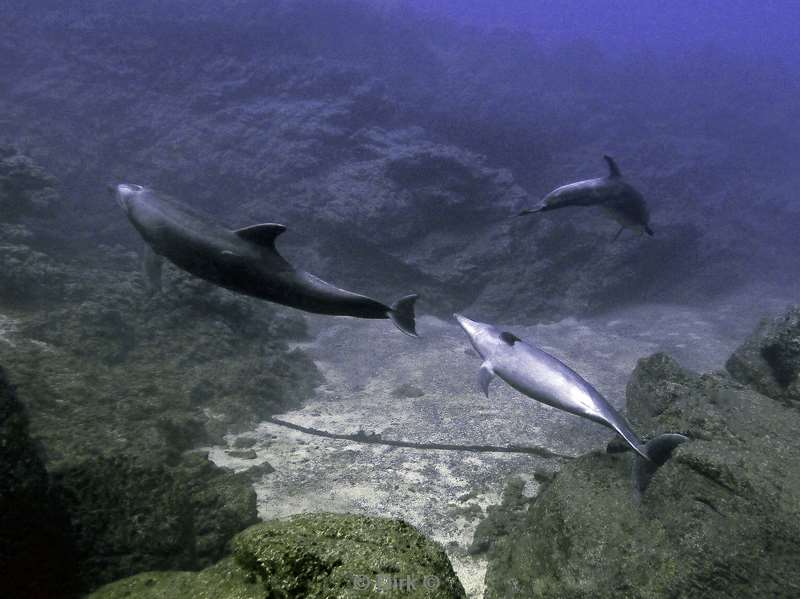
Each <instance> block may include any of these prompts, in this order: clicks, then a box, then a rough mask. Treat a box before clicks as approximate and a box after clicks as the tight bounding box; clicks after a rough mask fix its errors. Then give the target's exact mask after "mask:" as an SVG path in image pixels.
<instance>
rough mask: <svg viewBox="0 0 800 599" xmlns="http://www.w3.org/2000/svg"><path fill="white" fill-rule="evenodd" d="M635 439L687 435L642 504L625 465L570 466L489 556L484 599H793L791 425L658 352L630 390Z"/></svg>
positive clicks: (797, 536)
mask: <svg viewBox="0 0 800 599" xmlns="http://www.w3.org/2000/svg"><path fill="white" fill-rule="evenodd" d="M628 411H629V412H630V415H631V420H632V421H633V423H634V426H635V428H637V430H639V431H640V432H641V433H642V435H643V436H645V437H650V436H652V435H655V434H657V433H662V432H667V431H677V432H684V433H686V434H688V435H689V436H690V437H691V439H692V440H691V442H690V443H686V444H684V445H682V446H680V447H679V448H678V449H677V450H676V451H675V454H674V455H673V457H672V459H671V460H669V461H668V462H667V463H666V464H665V465H664V466H663V467H661V468H660V469H659V470H658V471H657V473H656V475H655V477H654V478H653V480H652V482H651V484H650V486H649V487H648V489H647V491H646V492H645V494H644V496H643V497H642V498H641V500H640V501H637V500H636V499H635V497H634V493H633V489H632V483H631V478H630V471H631V463H632V456H631V455H629V454H622V455H621V454H605V453H599V452H595V453H591V454H588V455H585V456H583V457H581V458H579V459H578V460H575V461H574V462H572V463H570V464H569V465H567V466H565V467H564V468H563V470H562V471H561V472H560V473H559V474H558V475H557V476H556V477H555V479H554V480H553V481H552V482H551V483H549V484H548V486H547V487H546V488H545V489H544V490H543V491H542V492H541V494H540V495H539V496H538V497H537V499H536V500H535V502H534V503H533V504H532V505H531V507H530V509H529V510H528V512H527V514H526V515H525V518H524V521H523V522H522V523H521V524H519V525H518V526H517V527H516V529H514V530H512V532H511V533H510V534H509V535H508V536H506V537H504V538H502V539H501V540H500V541H498V543H497V546H496V547H495V549H494V550H493V551H492V552H491V553H490V564H489V569H488V572H487V575H486V584H487V591H486V597H531V598H538V597H541V598H545V597H548V598H550V597H559V598H578V597H580V598H589V597H592V598H609V599H610V598H612V597H614V598H617V597H675V598H689V597H712V598H714V597H719V598H722V597H752V598H756V597H793V596H797V592H798V589H800V571H798V569H797V567H796V566H797V563H800V445H798V443H797V441H796V438H797V430H798V427H800V416H798V414H797V411H796V410H792V409H790V408H787V407H785V406H783V405H782V404H780V403H778V402H776V401H774V400H773V399H771V398H768V397H766V396H764V395H760V394H758V393H756V392H754V391H751V390H749V389H746V388H742V387H741V386H740V385H738V384H736V383H735V382H732V381H730V380H729V379H726V378H722V377H719V376H710V375H704V376H699V375H696V374H693V373H691V372H688V371H686V370H684V369H682V368H681V367H680V366H678V365H677V364H676V363H675V362H674V361H673V360H671V359H670V358H669V357H667V356H665V355H663V354H662V355H655V356H653V357H651V358H647V359H643V360H641V361H640V362H639V365H638V366H637V368H636V370H635V372H634V373H633V376H632V379H631V382H630V384H629V386H628Z"/></svg>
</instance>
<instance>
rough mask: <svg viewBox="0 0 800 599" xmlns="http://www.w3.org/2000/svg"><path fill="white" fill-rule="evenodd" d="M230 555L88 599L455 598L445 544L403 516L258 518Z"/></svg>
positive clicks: (460, 593) (135, 579)
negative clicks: (196, 568)
mask: <svg viewBox="0 0 800 599" xmlns="http://www.w3.org/2000/svg"><path fill="white" fill-rule="evenodd" d="M233 544H234V558H226V559H223V560H221V561H220V562H219V563H217V564H216V565H214V566H212V567H210V568H207V569H206V570H203V571H202V572H146V573H143V574H138V575H136V576H132V577H130V578H126V579H124V580H119V581H117V582H114V583H112V584H109V585H107V586H104V587H102V588H100V589H98V590H97V591H96V592H95V593H93V594H92V595H90V599H118V598H119V599H121V598H123V597H137V598H141V599H148V598H152V599H183V598H184V597H192V598H198V599H203V598H208V599H251V598H252V599H263V598H264V597H271V598H275V599H294V598H299V597H302V598H303V599H323V598H327V597H352V598H354V599H356V598H358V597H363V598H364V599H366V598H368V597H375V596H376V595H380V596H387V597H409V598H412V599H413V598H420V599H421V598H423V597H424V598H425V599H456V598H458V599H461V598H464V597H465V594H464V589H463V588H462V586H461V583H460V582H459V581H458V578H456V576H455V574H454V572H453V568H452V566H451V564H450V561H449V560H448V559H447V556H446V555H445V553H444V551H443V549H442V548H441V547H440V546H439V545H437V544H436V543H434V542H432V541H430V540H428V539H426V538H425V537H424V536H423V535H421V534H420V533H419V532H417V531H416V530H415V529H414V528H413V527H411V526H410V525H408V524H406V523H405V522H403V521H401V520H391V519H388V518H373V517H367V516H354V515H347V514H301V515H297V516H292V517H291V518H288V519H287V520H273V521H269V522H263V523H261V524H257V525H256V526H253V527H251V528H249V529H248V530H246V531H244V532H242V533H240V534H239V535H237V536H236V538H235V539H234V543H233Z"/></svg>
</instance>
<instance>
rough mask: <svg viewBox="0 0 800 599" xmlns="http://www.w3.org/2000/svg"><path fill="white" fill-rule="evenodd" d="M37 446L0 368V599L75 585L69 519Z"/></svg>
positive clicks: (62, 593)
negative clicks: (0, 573)
mask: <svg viewBox="0 0 800 599" xmlns="http://www.w3.org/2000/svg"><path fill="white" fill-rule="evenodd" d="M40 449H41V448H40V447H39V446H38V444H37V443H35V442H34V441H33V440H32V439H31V438H30V436H29V434H28V413H27V410H26V409H25V406H24V405H23V404H22V402H21V401H20V400H19V399H17V395H16V392H15V390H14V387H13V386H12V385H11V383H10V382H9V380H8V378H7V376H6V373H5V371H4V370H3V369H2V368H0V572H2V575H0V597H14V598H15V599H27V598H29V597H30V598H38V597H53V598H58V597H70V596H75V595H76V594H77V590H78V588H79V584H78V580H77V578H76V575H75V574H76V562H75V555H74V549H73V543H72V535H71V530H70V526H69V517H68V516H67V513H66V510H65V508H64V505H63V503H62V501H61V497H60V495H59V493H58V490H57V489H56V488H55V487H54V486H53V484H52V481H51V480H50V477H49V475H48V473H47V470H46V469H45V465H44V460H43V458H42V455H41V451H40Z"/></svg>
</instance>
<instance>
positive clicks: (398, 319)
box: [386, 293, 419, 337]
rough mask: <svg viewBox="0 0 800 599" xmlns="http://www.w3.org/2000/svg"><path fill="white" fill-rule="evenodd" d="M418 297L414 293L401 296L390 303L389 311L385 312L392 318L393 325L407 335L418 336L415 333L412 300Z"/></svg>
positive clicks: (415, 325) (415, 326) (414, 300)
mask: <svg viewBox="0 0 800 599" xmlns="http://www.w3.org/2000/svg"><path fill="white" fill-rule="evenodd" d="M418 298H419V295H417V294H416V293H412V294H411V295H407V296H405V297H401V298H400V299H399V300H397V301H396V302H395V303H393V304H392V306H391V308H390V309H389V312H387V314H386V315H387V316H388V317H389V318H390V319H391V320H392V322H393V323H394V326H396V327H397V328H398V329H400V330H401V331H402V332H403V333H405V334H406V335H408V336H409V337H419V335H417V323H416V320H415V317H414V302H416V301H417V299H418Z"/></svg>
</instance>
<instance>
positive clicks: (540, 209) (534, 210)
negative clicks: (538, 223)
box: [517, 205, 548, 216]
mask: <svg viewBox="0 0 800 599" xmlns="http://www.w3.org/2000/svg"><path fill="white" fill-rule="evenodd" d="M547 209H548V207H547V206H546V205H542V206H537V207H536V208H525V210H523V211H522V212H520V213H519V214H517V216H525V215H526V214H536V213H537V212H544V211H545V210H547Z"/></svg>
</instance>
